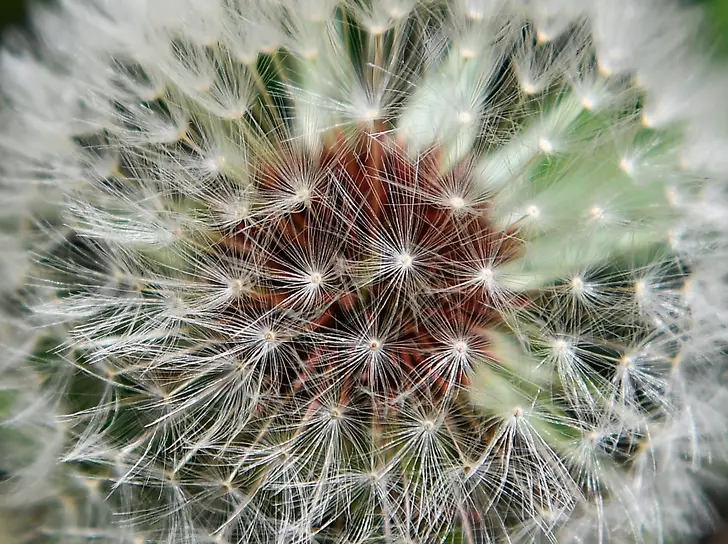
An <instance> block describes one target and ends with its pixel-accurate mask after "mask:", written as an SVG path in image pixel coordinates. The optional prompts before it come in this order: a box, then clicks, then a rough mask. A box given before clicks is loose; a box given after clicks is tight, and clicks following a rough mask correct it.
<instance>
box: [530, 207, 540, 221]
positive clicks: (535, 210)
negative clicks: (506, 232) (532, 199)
mask: <svg viewBox="0 0 728 544" xmlns="http://www.w3.org/2000/svg"><path fill="white" fill-rule="evenodd" d="M526 215H527V216H528V217H531V218H533V219H538V217H539V216H540V215H541V210H540V209H539V207H538V206H535V205H533V206H529V207H528V208H526Z"/></svg>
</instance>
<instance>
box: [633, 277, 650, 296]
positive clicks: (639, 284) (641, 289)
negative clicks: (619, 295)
mask: <svg viewBox="0 0 728 544" xmlns="http://www.w3.org/2000/svg"><path fill="white" fill-rule="evenodd" d="M646 294H647V284H646V283H645V280H638V281H636V282H634V296H635V298H636V299H637V300H640V301H641V300H644V299H645V295H646Z"/></svg>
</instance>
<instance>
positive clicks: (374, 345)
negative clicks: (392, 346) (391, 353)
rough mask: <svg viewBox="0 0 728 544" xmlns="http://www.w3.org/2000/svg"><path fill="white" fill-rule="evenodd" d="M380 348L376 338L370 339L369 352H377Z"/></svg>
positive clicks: (380, 345) (380, 344)
mask: <svg viewBox="0 0 728 544" xmlns="http://www.w3.org/2000/svg"><path fill="white" fill-rule="evenodd" d="M381 348H382V343H381V342H380V341H379V340H377V339H376V338H372V339H371V340H370V341H369V351H379V350H380V349H381Z"/></svg>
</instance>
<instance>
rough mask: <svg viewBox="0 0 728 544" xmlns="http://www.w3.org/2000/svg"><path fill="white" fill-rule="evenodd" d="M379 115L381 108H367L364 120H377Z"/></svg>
mask: <svg viewBox="0 0 728 544" xmlns="http://www.w3.org/2000/svg"><path fill="white" fill-rule="evenodd" d="M379 117H380V115H379V109H377V108H367V109H366V110H365V111H364V120H366V121H376V120H377V119H379Z"/></svg>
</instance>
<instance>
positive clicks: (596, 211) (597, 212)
mask: <svg viewBox="0 0 728 544" xmlns="http://www.w3.org/2000/svg"><path fill="white" fill-rule="evenodd" d="M604 214H605V212H604V208H600V207H599V206H594V207H593V208H592V209H591V210H589V215H591V217H592V219H596V220H597V221H600V220H602V219H604Z"/></svg>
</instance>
